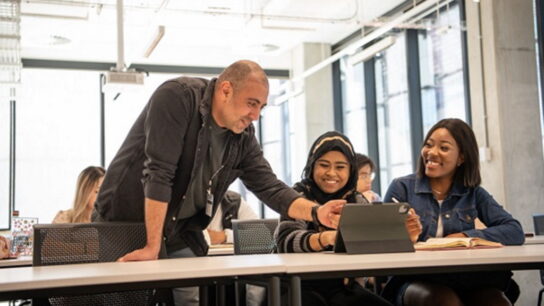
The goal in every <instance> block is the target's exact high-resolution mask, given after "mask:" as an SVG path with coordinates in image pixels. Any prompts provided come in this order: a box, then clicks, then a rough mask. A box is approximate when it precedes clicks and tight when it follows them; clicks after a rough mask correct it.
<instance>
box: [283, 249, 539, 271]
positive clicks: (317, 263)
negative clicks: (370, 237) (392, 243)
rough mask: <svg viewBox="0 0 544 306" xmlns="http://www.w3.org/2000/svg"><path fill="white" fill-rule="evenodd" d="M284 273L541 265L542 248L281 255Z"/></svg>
mask: <svg viewBox="0 0 544 306" xmlns="http://www.w3.org/2000/svg"><path fill="white" fill-rule="evenodd" d="M281 256H282V260H283V261H284V263H285V265H286V267H287V273H289V274H296V273H312V272H328V271H354V270H390V269H396V270H399V269H403V268H406V269H413V270H417V269H418V268H431V267H457V266H471V265H473V266H475V265H512V266H513V265H515V264H532V263H541V264H542V267H543V268H544V245H542V244H539V245H523V246H506V247H502V248H494V249H467V250H445V251H417V252H413V253H410V252H408V253H389V254H365V255H348V254H334V253H332V252H326V253H315V254H312V256H308V254H301V253H299V254H282V255H281Z"/></svg>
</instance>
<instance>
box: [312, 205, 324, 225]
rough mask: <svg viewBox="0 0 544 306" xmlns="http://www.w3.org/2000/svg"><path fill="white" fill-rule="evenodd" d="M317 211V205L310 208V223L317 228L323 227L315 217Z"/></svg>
mask: <svg viewBox="0 0 544 306" xmlns="http://www.w3.org/2000/svg"><path fill="white" fill-rule="evenodd" d="M318 209H319V205H314V206H313V207H312V221H313V222H314V224H315V225H316V226H317V227H318V228H319V227H320V226H323V224H322V223H321V222H319V218H318V217H317V210H318Z"/></svg>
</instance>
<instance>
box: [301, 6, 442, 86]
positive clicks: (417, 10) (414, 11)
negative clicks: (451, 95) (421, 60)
mask: <svg viewBox="0 0 544 306" xmlns="http://www.w3.org/2000/svg"><path fill="white" fill-rule="evenodd" d="M440 1H441V0H425V1H422V2H420V3H419V4H418V5H416V6H414V7H412V8H411V9H409V10H407V11H406V12H404V13H403V14H402V15H400V16H398V17H396V18H394V19H393V20H391V21H390V22H388V23H386V24H385V25H384V26H382V27H379V28H377V29H375V30H374V31H372V32H370V33H369V34H368V35H366V36H363V37H362V38H361V39H359V40H357V41H355V42H354V43H352V44H350V45H349V46H347V47H346V48H344V49H342V50H340V51H338V52H337V53H335V54H333V55H331V56H330V57H328V58H326V59H324V60H323V61H321V62H319V63H317V64H315V65H314V66H312V67H310V68H308V69H307V70H306V71H304V72H303V73H301V74H299V75H296V76H295V77H293V78H292V79H291V80H292V81H293V82H298V81H301V80H304V79H305V78H307V77H308V76H310V75H312V74H314V73H316V72H317V71H319V70H321V69H323V68H324V67H326V66H328V65H330V64H332V63H333V62H335V61H337V60H338V59H340V58H341V57H343V56H345V55H348V54H352V53H353V52H355V50H357V49H358V48H359V47H361V46H364V45H365V44H368V43H370V42H371V41H373V40H374V39H377V38H378V37H381V36H383V35H384V34H386V33H387V32H389V31H391V30H392V29H393V28H395V27H396V26H398V25H399V24H402V23H404V22H407V21H408V20H410V19H412V18H414V17H416V16H418V15H420V14H422V13H424V12H426V11H427V10H429V9H434V8H435V7H437V6H438V5H439V4H440ZM449 1H450V0H446V1H445V2H449Z"/></svg>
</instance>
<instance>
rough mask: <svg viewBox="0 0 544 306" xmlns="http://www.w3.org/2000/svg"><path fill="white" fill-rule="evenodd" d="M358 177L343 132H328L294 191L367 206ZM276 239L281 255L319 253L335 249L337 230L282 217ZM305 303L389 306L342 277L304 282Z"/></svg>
mask: <svg viewBox="0 0 544 306" xmlns="http://www.w3.org/2000/svg"><path fill="white" fill-rule="evenodd" d="M357 178H358V173H357V165H356V160H355V153H354V151H353V146H352V144H351V142H350V140H349V139H348V138H347V137H346V136H344V135H343V134H341V133H338V132H327V133H325V134H323V135H321V136H320V137H319V138H318V139H317V140H316V141H315V142H314V144H313V145H312V147H311V149H310V152H309V154H308V160H307V162H306V166H305V167H304V170H303V172H302V181H300V182H298V183H296V184H295V185H294V187H293V188H294V189H295V190H297V191H298V192H300V193H301V195H302V196H303V197H305V198H307V199H309V200H312V201H315V202H317V203H318V204H320V205H323V204H325V203H326V202H328V201H330V200H335V199H345V200H346V201H347V202H348V203H364V202H366V200H365V199H364V197H362V196H361V194H360V193H358V192H357V191H356V189H357ZM275 238H276V243H277V246H278V251H279V252H280V253H304V252H320V251H323V250H331V249H332V246H333V245H334V242H335V239H336V230H333V229H330V228H326V227H323V226H321V225H319V224H315V223H314V222H308V221H304V220H293V219H290V218H288V217H285V216H282V222H280V224H279V226H278V228H277V230H276V237H275ZM302 304H303V305H363V304H364V305H390V304H389V303H388V302H387V301H385V300H384V299H382V298H381V297H379V296H377V295H375V294H373V293H372V292H370V291H368V290H366V289H364V288H362V287H361V286H359V285H358V284H357V283H356V282H354V281H352V280H346V279H343V278H337V279H327V280H307V281H303V282H302Z"/></svg>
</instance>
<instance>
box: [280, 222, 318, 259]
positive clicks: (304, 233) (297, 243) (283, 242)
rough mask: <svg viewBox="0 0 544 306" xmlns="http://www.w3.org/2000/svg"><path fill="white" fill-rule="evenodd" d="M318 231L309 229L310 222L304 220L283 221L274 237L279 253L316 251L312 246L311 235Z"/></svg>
mask: <svg viewBox="0 0 544 306" xmlns="http://www.w3.org/2000/svg"><path fill="white" fill-rule="evenodd" d="M314 233H316V231H313V230H308V224H307V222H306V221H304V220H285V221H281V222H280V224H279V225H278V227H277V228H276V232H275V234H274V238H275V240H276V244H277V246H278V252H279V253H308V252H316V251H314V250H312V249H311V247H310V235H312V234H314Z"/></svg>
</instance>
